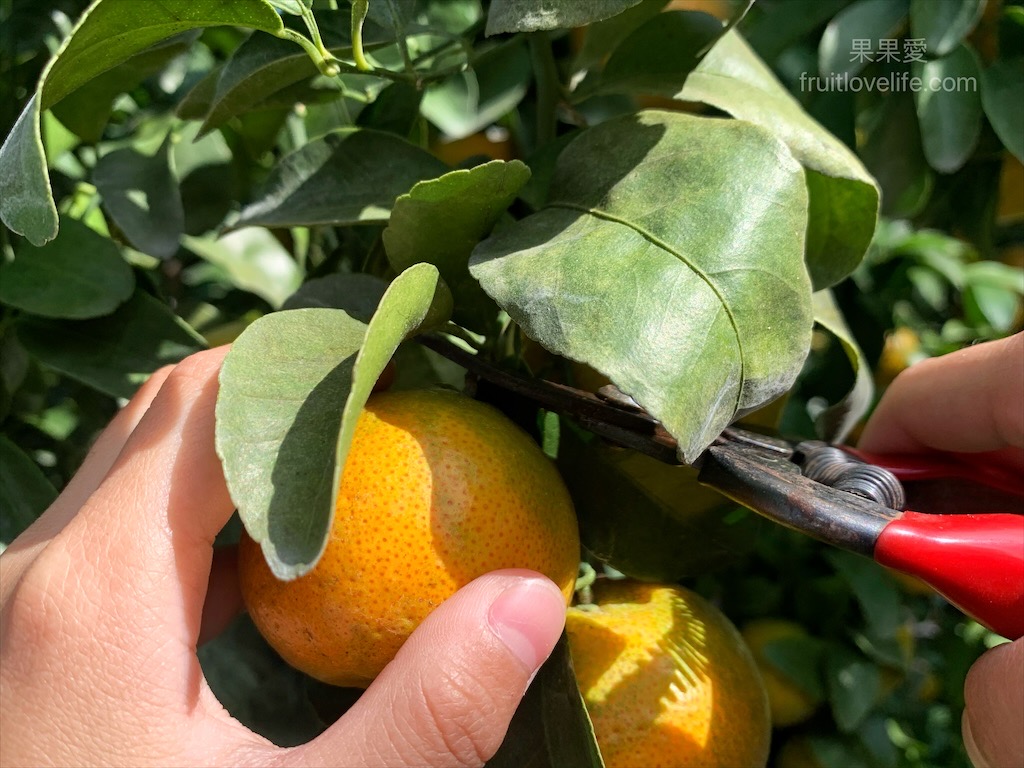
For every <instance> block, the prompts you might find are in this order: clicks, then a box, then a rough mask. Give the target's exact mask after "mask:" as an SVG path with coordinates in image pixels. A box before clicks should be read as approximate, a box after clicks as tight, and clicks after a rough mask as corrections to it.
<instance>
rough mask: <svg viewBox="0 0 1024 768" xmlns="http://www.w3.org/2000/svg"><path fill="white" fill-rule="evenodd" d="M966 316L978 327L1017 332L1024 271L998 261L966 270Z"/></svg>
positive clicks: (980, 263) (975, 265) (969, 265)
mask: <svg viewBox="0 0 1024 768" xmlns="http://www.w3.org/2000/svg"><path fill="white" fill-rule="evenodd" d="M964 276H965V278H966V283H967V285H966V287H965V289H964V295H963V301H964V310H965V314H966V315H967V316H968V317H969V318H970V320H971V321H972V322H973V323H975V324H976V325H990V326H991V327H992V328H994V329H995V330H996V331H997V332H999V333H1010V332H1011V331H1013V329H1014V324H1015V323H1016V320H1017V317H1018V316H1019V313H1020V310H1021V297H1022V296H1024V270H1021V269H1020V268H1016V267H1011V266H1009V265H1008V264H1000V263H999V262H995V261H979V262H976V263H974V264H968V265H966V266H965V267H964Z"/></svg>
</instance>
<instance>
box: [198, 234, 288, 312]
mask: <svg viewBox="0 0 1024 768" xmlns="http://www.w3.org/2000/svg"><path fill="white" fill-rule="evenodd" d="M183 243H184V245H185V247H186V248H188V249H189V250H190V251H192V253H194V254H196V255H197V256H201V257H202V258H203V259H204V260H205V261H207V262H208V263H210V264H213V265H215V266H217V267H219V268H220V269H222V270H223V271H224V272H225V274H226V275H227V277H228V279H229V281H230V282H231V284H232V285H234V286H235V287H236V288H240V289H241V290H243V291H250V292H252V293H255V294H256V295H257V296H259V297H260V298H263V299H266V301H267V303H269V304H270V306H272V307H274V308H275V309H277V308H278V307H280V306H281V305H282V304H283V303H284V300H285V299H287V298H288V297H289V296H291V295H292V293H293V292H294V291H295V290H296V289H297V288H298V287H299V285H301V284H302V270H301V269H299V265H298V264H296V263H295V259H293V258H292V256H291V254H290V253H288V251H287V250H285V248H284V246H282V245H281V243H280V242H279V241H278V240H277V238H275V237H274V236H273V235H272V234H270V233H269V232H268V231H267V230H265V229H259V228H250V229H245V230H241V231H239V232H232V233H231V234H229V235H226V236H224V237H222V238H220V239H219V240H204V239H200V238H197V237H186V238H185V239H184V241H183Z"/></svg>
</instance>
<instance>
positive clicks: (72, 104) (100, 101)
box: [53, 30, 199, 144]
mask: <svg viewBox="0 0 1024 768" xmlns="http://www.w3.org/2000/svg"><path fill="white" fill-rule="evenodd" d="M198 37H199V31H198V30H195V31H191V32H187V33H185V34H182V35H177V36H176V37H172V38H170V39H168V40H164V41H161V42H159V43H157V44H156V45H154V46H153V47H152V48H149V49H148V50H145V51H143V52H142V53H138V54H136V55H134V56H132V57H131V58H130V59H128V60H127V61H125V62H124V63H123V64H119V65H117V66H116V67H114V68H113V69H111V70H108V71H106V72H104V73H103V74H101V75H99V76H97V77H95V78H93V79H92V80H90V81H89V82H88V83H86V84H85V85H83V86H82V87H81V88H79V89H78V90H76V91H73V92H72V93H70V94H68V95H67V96H66V97H64V98H63V99H61V101H60V103H59V104H55V105H54V107H53V114H54V115H55V116H56V117H57V119H58V120H60V121H61V123H63V124H64V125H65V126H67V127H68V128H69V129H71V130H72V131H74V132H75V134H77V135H78V136H80V137H81V138H82V139H83V140H84V141H86V142H88V143H90V144H95V143H97V142H98V141H99V140H100V139H101V138H102V137H103V129H104V128H106V126H107V121H108V120H109V119H110V111H111V107H112V105H113V101H114V98H115V97H117V96H118V95H120V94H122V93H126V92H128V91H130V90H131V89H132V88H134V87H135V86H137V85H138V84H139V83H141V82H142V81H143V80H145V79H146V78H147V77H149V76H150V75H152V74H154V73H156V72H159V71H160V70H161V69H163V67H164V65H166V64H167V62H169V61H170V60H171V59H173V58H174V57H175V56H178V55H180V54H182V53H184V52H185V51H187V50H188V49H189V48H190V47H191V46H192V44H193V43H194V42H195V41H196V39H197V38H198Z"/></svg>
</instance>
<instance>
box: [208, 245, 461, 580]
mask: <svg viewBox="0 0 1024 768" xmlns="http://www.w3.org/2000/svg"><path fill="white" fill-rule="evenodd" d="M439 289H443V284H441V283H440V282H439V278H438V274H437V270H436V269H435V268H434V267H433V266H431V265H429V264H421V265H417V266H416V267H413V268H411V269H409V270H407V271H406V272H405V273H403V274H402V275H400V276H399V277H398V278H396V279H395V281H394V282H393V283H392V284H391V286H390V288H389V289H388V290H387V292H386V293H385V294H384V297H383V298H382V299H381V302H380V305H379V306H378V308H377V311H376V313H375V314H374V316H373V318H372V319H371V320H370V323H369V325H367V324H365V323H362V322H360V321H358V320H355V319H354V318H352V317H350V316H349V315H348V314H346V313H345V312H343V311H341V310H337V309H296V310H289V311H284V312H275V313H273V314H270V315H267V316H265V317H263V318H261V319H260V320H257V321H256V322H255V323H253V324H252V325H250V326H249V327H248V328H247V329H246V330H245V331H244V332H243V333H242V335H241V336H239V337H238V339H237V340H236V341H235V343H234V344H233V345H232V348H231V352H230V353H229V354H228V357H227V359H226V360H225V362H224V368H223V371H222V373H221V379H220V381H221V388H220V393H219V395H218V398H217V452H218V454H219V455H220V457H221V461H222V463H223V465H224V476H225V479H226V480H227V483H228V489H229V490H230V492H231V496H232V499H233V500H234V502H235V504H236V505H237V507H238V512H239V515H240V516H241V518H242V521H243V523H244V524H245V527H246V530H247V531H248V532H249V534H250V535H251V536H252V537H253V538H254V539H255V540H256V541H258V542H259V543H260V544H261V546H262V548H263V553H264V556H265V557H266V558H267V562H268V563H269V564H270V567H271V569H272V570H273V571H274V573H275V574H276V575H277V576H278V578H282V579H292V578H296V577H298V576H301V575H302V574H303V573H306V572H307V571H309V570H310V569H311V568H312V567H313V566H314V565H315V564H316V562H317V560H318V559H319V558H320V555H321V553H322V552H323V548H324V546H325V545H326V541H327V533H328V531H329V530H330V525H331V519H332V517H333V514H334V505H335V497H336V494H337V489H338V484H339V481H340V478H341V472H342V470H343V468H344V466H345V456H346V454H347V452H348V447H349V444H350V443H351V440H352V434H353V432H354V430H355V426H356V421H357V419H358V417H359V414H360V413H361V412H362V408H363V405H364V404H365V403H366V399H367V398H368V397H369V395H370V390H371V388H372V387H373V385H374V383H375V382H376V381H377V378H378V376H380V373H381V371H383V370H384V367H385V366H386V365H387V363H388V360H390V359H391V356H392V354H394V351H395V350H396V349H397V348H398V345H399V344H400V343H401V342H402V340H403V339H404V338H405V337H406V336H407V335H409V334H410V333H412V332H413V331H414V330H416V328H417V327H419V326H420V324H421V323H423V322H424V321H425V319H427V318H428V316H429V314H430V313H431V311H432V310H434V311H440V312H441V313H442V314H443V313H444V312H445V309H444V307H440V308H439V307H438V305H437V301H436V300H435V295H436V294H437V292H438V291H439ZM449 301H450V297H449ZM447 309H448V310H450V303H449V304H448V307H447Z"/></svg>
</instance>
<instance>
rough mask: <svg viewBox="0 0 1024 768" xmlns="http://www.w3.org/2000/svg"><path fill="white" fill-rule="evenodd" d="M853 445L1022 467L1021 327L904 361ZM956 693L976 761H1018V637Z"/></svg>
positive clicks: (1021, 749) (1021, 701)
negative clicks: (963, 455)
mask: <svg viewBox="0 0 1024 768" xmlns="http://www.w3.org/2000/svg"><path fill="white" fill-rule="evenodd" d="M860 447H861V448H863V449H864V450H866V451H871V452H874V453H915V452H927V451H931V450H941V451H961V452H972V453H973V452H988V453H989V454H990V458H991V460H992V461H997V462H1001V463H1003V464H1005V465H1006V466H1008V467H1009V468H1011V469H1013V470H1015V471H1017V472H1022V473H1024V334H1022V333H1019V334H1017V335H1016V336H1012V337H1010V338H1008V339H1002V340H1000V341H993V342H989V343H987V344H979V345H977V346H974V347H969V348H967V349H964V350H961V351H959V352H954V353H952V354H949V355H945V356H944V357H939V358H933V359H931V360H925V361H923V362H921V363H918V364H917V365H915V366H913V367H911V368H908V369H907V370H906V371H904V372H903V373H901V374H900V375H899V376H898V377H897V378H896V380H895V381H894V382H893V384H892V386H891V387H890V388H889V389H888V390H887V391H886V393H885V395H884V396H883V398H882V400H881V402H880V403H879V404H878V408H877V409H876V410H875V413H874V414H873V415H872V417H871V420H870V421H869V422H868V424H867V426H866V427H865V429H864V432H863V435H862V437H861V440H860ZM964 699H965V701H966V707H965V709H964V713H963V718H962V721H961V722H962V731H963V738H964V745H965V746H966V748H967V753H968V755H969V756H970V758H971V761H972V762H973V763H974V765H975V766H976V768H1004V766H1005V767H1007V768H1008V767H1009V766H1024V638H1021V639H1019V640H1016V641H1015V642H1013V643H1006V644H1004V645H1000V646H997V647H995V648H993V649H991V650H990V651H988V652H987V653H985V654H984V655H983V656H982V657H981V658H980V659H978V661H977V662H975V664H974V666H973V667H971V670H970V672H969V673H968V675H967V682H966V684H965V687H964Z"/></svg>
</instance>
